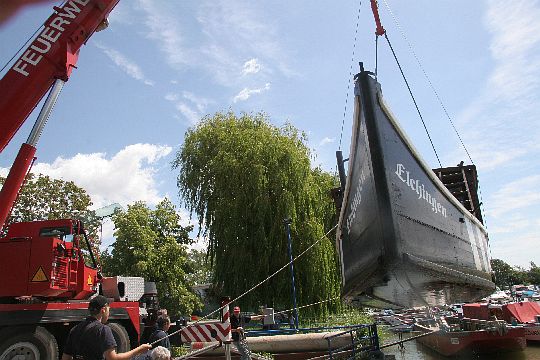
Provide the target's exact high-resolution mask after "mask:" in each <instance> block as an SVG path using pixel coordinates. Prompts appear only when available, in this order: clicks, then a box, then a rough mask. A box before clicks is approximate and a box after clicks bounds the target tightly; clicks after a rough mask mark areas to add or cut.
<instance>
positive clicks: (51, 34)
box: [12, 0, 90, 76]
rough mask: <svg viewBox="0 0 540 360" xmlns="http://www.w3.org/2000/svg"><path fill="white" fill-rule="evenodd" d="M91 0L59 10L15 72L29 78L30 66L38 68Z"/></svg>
mask: <svg viewBox="0 0 540 360" xmlns="http://www.w3.org/2000/svg"><path fill="white" fill-rule="evenodd" d="M89 2H90V0H70V1H68V2H67V3H66V4H64V6H63V7H62V8H59V9H57V13H56V16H55V17H52V19H51V20H50V21H49V22H48V23H47V24H46V25H45V29H43V31H42V32H41V34H39V36H38V37H37V38H36V39H35V40H34V41H33V42H32V45H30V47H29V48H28V49H27V50H26V51H25V52H24V54H23V55H22V56H21V57H20V58H19V60H17V62H16V63H15V65H13V68H12V69H13V70H14V71H16V72H18V73H19V74H22V75H24V76H28V75H29V74H30V73H29V71H31V68H29V66H36V65H37V64H38V63H39V62H40V61H41V59H43V55H45V54H47V53H48V52H49V50H50V49H51V47H52V44H54V43H55V42H56V41H57V40H58V39H59V38H60V36H61V35H62V33H63V32H64V31H65V29H66V28H65V27H66V26H67V25H69V24H71V23H72V21H73V19H75V18H76V17H77V15H78V14H80V13H81V11H82V9H83V8H84V6H86V5H88V3H89Z"/></svg>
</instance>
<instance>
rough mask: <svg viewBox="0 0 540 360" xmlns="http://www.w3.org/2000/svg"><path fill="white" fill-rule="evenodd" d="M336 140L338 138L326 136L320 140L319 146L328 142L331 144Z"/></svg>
mask: <svg viewBox="0 0 540 360" xmlns="http://www.w3.org/2000/svg"><path fill="white" fill-rule="evenodd" d="M334 141H336V138H329V137H328V136H327V137H325V138H324V139H322V140H321V141H320V142H319V146H324V145H326V144H331V143H333V142H334Z"/></svg>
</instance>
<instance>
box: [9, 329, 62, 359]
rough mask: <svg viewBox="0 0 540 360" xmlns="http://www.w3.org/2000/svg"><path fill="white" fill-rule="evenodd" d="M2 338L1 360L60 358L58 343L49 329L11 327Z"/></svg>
mask: <svg viewBox="0 0 540 360" xmlns="http://www.w3.org/2000/svg"><path fill="white" fill-rule="evenodd" d="M6 335H7V336H6V337H3V338H2V342H1V345H0V360H11V359H13V358H17V359H21V357H17V356H24V357H23V358H22V359H25V360H38V359H39V360H46V359H47V360H48V359H54V360H56V359H58V355H59V354H58V343H57V342H56V339H55V338H54V336H53V335H52V334H51V333H50V332H49V331H47V329H45V328H43V327H41V326H37V327H35V328H30V327H23V328H21V327H17V328H13V329H10V331H9V332H8V333H7V334H6Z"/></svg>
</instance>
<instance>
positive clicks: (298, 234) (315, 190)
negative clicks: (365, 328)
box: [173, 112, 340, 313]
mask: <svg viewBox="0 0 540 360" xmlns="http://www.w3.org/2000/svg"><path fill="white" fill-rule="evenodd" d="M305 141H306V137H305V135H304V134H303V133H301V132H300V131H298V130H297V129H295V128H294V127H292V126H290V125H286V126H284V127H282V128H277V127H275V126H273V125H271V124H270V123H269V119H268V116H267V115H265V114H262V113H258V114H242V115H241V116H236V115H235V114H234V113H232V112H228V113H216V114H215V115H214V116H206V117H205V118H204V119H203V120H202V121H201V122H200V123H199V125H197V126H196V127H195V128H194V129H190V130H189V131H188V132H187V134H186V136H185V140H184V144H183V146H182V148H181V149H180V150H179V151H178V153H177V155H176V159H175V161H174V163H173V167H174V168H178V169H179V170H180V171H179V175H178V178H177V179H178V188H179V193H180V196H181V197H182V198H183V199H184V202H185V205H186V207H187V208H188V209H189V210H190V211H191V212H193V213H195V214H196V215H197V217H198V221H199V225H200V226H201V228H203V229H205V230H204V231H205V235H206V236H208V239H209V248H208V252H209V258H210V259H211V261H212V262H213V265H214V279H213V280H214V284H215V285H216V286H217V287H218V288H219V289H220V290H221V291H222V294H224V295H229V296H232V297H233V298H234V297H237V296H238V295H240V294H242V293H243V292H244V291H246V290H248V289H250V288H251V287H253V286H254V285H255V284H257V283H259V282H260V281H261V280H263V279H265V278H266V277H267V276H268V275H270V274H272V273H273V272H274V271H276V270H277V269H279V268H280V267H281V266H283V265H284V264H286V263H287V262H288V256H287V236H286V232H285V227H284V224H283V220H284V219H285V218H290V219H291V221H292V225H291V237H292V241H293V255H294V256H296V255H298V254H300V253H301V252H302V251H304V250H305V249H306V248H307V247H309V246H310V245H312V244H313V243H314V242H315V241H317V240H319V239H321V238H323V236H324V234H325V232H326V231H327V230H328V229H330V228H332V226H333V225H334V224H335V210H334V205H333V202H332V200H331V198H330V196H329V190H330V189H331V188H332V187H335V179H334V178H333V177H332V176H331V175H330V174H328V173H325V172H323V171H322V170H320V169H311V167H310V160H309V159H310V151H309V149H308V147H307V146H306V144H305ZM332 238H333V237H332V235H330V236H329V238H324V239H323V240H322V241H321V242H319V243H318V245H317V246H315V247H314V248H313V249H312V250H310V251H309V252H307V253H306V255H304V256H303V257H302V258H301V259H299V260H298V261H297V262H295V264H294V266H295V276H296V287H297V299H298V304H299V305H303V304H309V303H313V302H317V301H321V300H325V299H328V298H333V297H335V296H337V295H338V294H339V291H340V281H339V276H338V269H337V262H336V254H335V249H334V245H333V241H332V240H330V239H332ZM241 304H242V305H246V306H248V307H249V308H252V309H256V308H257V307H258V306H259V305H262V304H264V305H268V306H274V307H275V308H290V307H291V280H290V273H289V271H288V268H287V270H286V271H282V272H281V273H280V274H279V275H277V276H276V277H274V278H273V279H271V280H270V281H269V282H267V283H266V284H265V285H263V286H261V287H260V288H258V289H257V290H256V291H254V292H251V293H250V294H248V295H247V296H246V297H244V298H243V299H242V300H241ZM335 306H336V305H326V306H321V307H319V308H318V309H317V310H316V311H318V312H322V313H325V312H327V311H328V310H329V309H330V308H333V307H335Z"/></svg>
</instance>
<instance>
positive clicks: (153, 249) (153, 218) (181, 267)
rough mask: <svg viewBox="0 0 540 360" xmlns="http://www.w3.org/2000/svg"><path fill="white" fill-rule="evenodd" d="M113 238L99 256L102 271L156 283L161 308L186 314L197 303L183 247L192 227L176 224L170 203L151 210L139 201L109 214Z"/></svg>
mask: <svg viewBox="0 0 540 360" xmlns="http://www.w3.org/2000/svg"><path fill="white" fill-rule="evenodd" d="M113 221H114V225H115V229H116V230H115V233H114V236H115V237H116V241H115V242H114V243H113V244H112V251H111V252H110V253H109V252H106V253H105V254H104V255H103V256H102V261H103V271H104V273H105V274H107V275H109V276H112V275H123V276H141V277H144V278H145V280H147V281H154V282H156V286H157V290H158V297H159V301H160V305H161V307H164V308H166V309H167V310H168V311H169V312H170V313H171V314H177V313H182V314H190V313H191V312H192V311H193V310H194V309H196V308H198V307H200V306H201V304H200V301H199V299H198V297H197V296H196V295H195V294H194V293H193V292H192V290H191V285H192V284H191V283H190V282H189V281H188V280H187V277H188V273H189V272H190V271H191V268H190V264H189V261H188V259H187V256H188V254H187V250H186V248H187V246H186V245H188V244H189V243H191V239H190V238H189V232H190V231H191V230H192V227H190V226H189V227H183V226H181V225H180V216H179V215H178V214H177V213H176V209H175V207H174V205H173V204H172V203H171V202H170V201H169V200H168V199H165V200H163V201H162V202H160V203H159V204H158V205H157V206H156V209H155V210H150V209H149V208H148V207H147V206H146V204H144V203H143V202H136V203H135V204H133V205H130V206H128V210H127V211H117V212H116V213H115V214H114V215H113Z"/></svg>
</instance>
